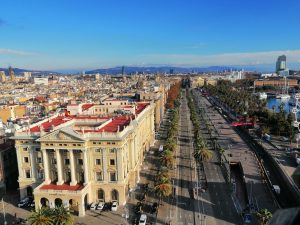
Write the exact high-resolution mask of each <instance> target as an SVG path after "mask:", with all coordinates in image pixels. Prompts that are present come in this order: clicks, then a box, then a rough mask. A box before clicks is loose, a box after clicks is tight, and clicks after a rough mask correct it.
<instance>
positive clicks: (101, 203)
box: [97, 201, 104, 210]
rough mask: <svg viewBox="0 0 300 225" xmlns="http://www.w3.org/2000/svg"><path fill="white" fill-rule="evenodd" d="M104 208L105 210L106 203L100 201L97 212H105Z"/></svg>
mask: <svg viewBox="0 0 300 225" xmlns="http://www.w3.org/2000/svg"><path fill="white" fill-rule="evenodd" d="M103 208H104V202H103V201H100V202H99V203H98V205H97V210H103Z"/></svg>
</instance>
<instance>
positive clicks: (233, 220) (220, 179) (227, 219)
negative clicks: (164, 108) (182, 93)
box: [195, 93, 243, 225]
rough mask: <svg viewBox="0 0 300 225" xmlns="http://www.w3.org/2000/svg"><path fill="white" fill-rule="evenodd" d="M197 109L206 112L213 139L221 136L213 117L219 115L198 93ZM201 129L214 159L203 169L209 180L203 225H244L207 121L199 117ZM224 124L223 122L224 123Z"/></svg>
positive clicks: (204, 199) (205, 197)
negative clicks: (220, 163) (212, 140)
mask: <svg viewBox="0 0 300 225" xmlns="http://www.w3.org/2000/svg"><path fill="white" fill-rule="evenodd" d="M196 94H197V98H196V102H195V103H196V104H195V105H196V107H197V109H198V110H200V109H202V111H204V112H205V114H204V117H205V120H206V121H208V123H210V124H211V127H212V137H218V136H219V130H218V129H217V128H216V126H214V125H215V124H214V123H213V121H212V118H211V117H216V116H218V115H217V113H216V112H215V111H214V110H213V108H211V107H210V106H209V105H208V104H206V102H205V99H204V98H203V97H202V96H201V95H200V93H196ZM199 121H200V127H201V131H202V134H203V137H204V139H205V140H206V142H207V145H208V147H209V149H210V150H212V153H213V158H212V160H211V161H209V162H204V163H203V169H204V173H205V176H206V180H207V187H208V189H207V192H205V193H203V194H202V201H204V202H206V203H210V204H205V205H206V206H205V207H204V208H205V212H204V214H205V215H206V223H202V224H228V225H229V224H243V223H242V219H241V216H240V215H239V214H238V213H237V210H236V206H235V204H234V202H233V200H232V196H231V191H230V188H229V187H230V186H229V185H228V184H227V183H226V180H225V177H224V172H223V171H222V169H221V167H220V165H219V163H218V162H219V158H218V157H219V156H218V155H217V152H215V151H214V150H213V144H212V142H211V136H210V134H209V133H208V131H207V128H206V126H207V125H206V124H205V121H204V120H203V119H201V117H199ZM222 124H223V122H222Z"/></svg>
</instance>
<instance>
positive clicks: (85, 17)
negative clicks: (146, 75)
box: [0, 0, 300, 70]
mask: <svg viewBox="0 0 300 225" xmlns="http://www.w3.org/2000/svg"><path fill="white" fill-rule="evenodd" d="M278 3H279V1H264V2H259V1H251V3H245V2H240V1H230V2H228V1H227V2H222V1H217V0H214V1H210V2H202V3H201V4H200V3H199V2H198V1H189V2H188V4H186V3H185V4H184V3H183V2H182V1H172V4H168V3H164V2H159V1H151V2H147V3H146V2H139V1H133V0H132V1H126V3H125V2H118V3H117V4H116V3H112V2H108V1H100V2H98V1H88V2H85V3H81V2H77V1H76V2H75V3H74V2H72V4H70V3H68V2H67V1H63V2H58V1H51V2H47V3H37V2H35V1H26V2H22V1H14V2H4V3H2V9H3V10H2V12H1V16H0V32H1V36H0V43H1V44H0V62H1V67H8V66H9V65H11V66H13V67H18V68H24V69H38V70H89V69H97V68H108V67H114V66H119V65H128V66H130V65H134V66H147V65H170V66H199V67H205V66H218V65H220V66H233V65H241V66H243V65H245V66H257V67H259V66H260V65H272V67H273V68H274V70H275V62H276V59H277V57H278V56H279V55H282V54H284V55H286V56H287V67H288V68H291V69H299V68H300V46H299V45H300V44H299V42H298V36H299V34H300V31H298V30H297V29H295V28H296V27H297V22H298V20H297V9H298V8H299V6H300V3H297V2H294V1H287V2H285V5H284V8H283V7H282V4H278ZM283 11H284V12H286V13H283ZM279 28H284V29H279ZM290 65H291V66H290Z"/></svg>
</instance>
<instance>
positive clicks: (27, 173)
mask: <svg viewBox="0 0 300 225" xmlns="http://www.w3.org/2000/svg"><path fill="white" fill-rule="evenodd" d="M25 176H26V178H30V177H31V176H30V170H25Z"/></svg>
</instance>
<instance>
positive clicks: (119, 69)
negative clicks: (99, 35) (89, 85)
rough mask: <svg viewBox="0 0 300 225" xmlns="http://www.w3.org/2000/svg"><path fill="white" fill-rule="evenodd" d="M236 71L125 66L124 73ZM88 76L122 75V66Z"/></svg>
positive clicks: (87, 72)
mask: <svg viewBox="0 0 300 225" xmlns="http://www.w3.org/2000/svg"><path fill="white" fill-rule="evenodd" d="M231 69H233V70H235V69H236V68H233V67H227V66H210V67H173V66H157V67H156V66H145V67H138V66H124V73H125V74H131V73H136V72H138V73H142V72H145V73H170V72H171V71H173V73H193V72H196V73H198V72H221V71H229V70H231ZM85 73H86V74H95V73H100V74H121V73H122V66H117V67H113V68H107V69H96V70H90V71H86V72H85Z"/></svg>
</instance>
